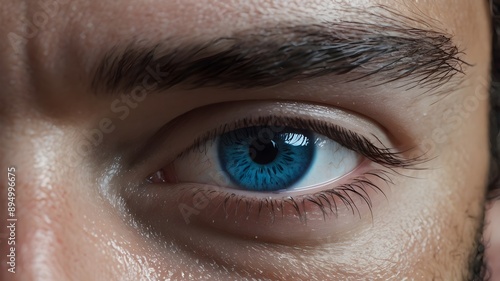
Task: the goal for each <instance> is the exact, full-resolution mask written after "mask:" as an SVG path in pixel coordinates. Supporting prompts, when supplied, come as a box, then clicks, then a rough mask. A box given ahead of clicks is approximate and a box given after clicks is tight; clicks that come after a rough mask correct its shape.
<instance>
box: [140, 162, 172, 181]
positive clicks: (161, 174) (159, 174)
mask: <svg viewBox="0 0 500 281" xmlns="http://www.w3.org/2000/svg"><path fill="white" fill-rule="evenodd" d="M147 181H148V182H150V183H155V184H159V183H176V182H177V176H176V174H175V166H174V165H172V164H170V165H168V166H167V167H166V168H162V169H159V170H158V171H156V172H154V173H152V174H151V175H149V176H148V177H147Z"/></svg>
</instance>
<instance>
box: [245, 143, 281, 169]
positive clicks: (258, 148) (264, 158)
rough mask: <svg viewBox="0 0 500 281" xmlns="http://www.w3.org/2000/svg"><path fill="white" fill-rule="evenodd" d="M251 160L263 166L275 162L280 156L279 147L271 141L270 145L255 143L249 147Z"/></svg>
mask: <svg viewBox="0 0 500 281" xmlns="http://www.w3.org/2000/svg"><path fill="white" fill-rule="evenodd" d="M249 154H250V158H252V160H253V161H254V162H255V163H257V164H261V165H266V164H269V163H271V162H273V161H274V159H276V156H277V155H278V145H276V142H275V141H270V142H268V143H262V142H260V141H254V142H252V144H251V145H250V147H249Z"/></svg>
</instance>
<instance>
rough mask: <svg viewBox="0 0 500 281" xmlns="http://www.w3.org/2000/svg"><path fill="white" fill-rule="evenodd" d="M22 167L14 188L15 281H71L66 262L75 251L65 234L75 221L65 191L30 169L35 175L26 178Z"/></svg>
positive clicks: (47, 177)
mask: <svg viewBox="0 0 500 281" xmlns="http://www.w3.org/2000/svg"><path fill="white" fill-rule="evenodd" d="M46 164H49V163H46ZM35 167H36V166H35ZM22 168H23V167H22V166H21V167H20V169H19V176H18V178H19V183H18V184H19V186H18V188H17V199H18V200H17V206H18V208H17V218H18V220H17V236H18V238H17V253H18V259H17V266H18V269H19V270H18V273H16V275H17V276H18V277H19V280H71V278H70V277H71V276H70V275H69V272H68V269H69V268H71V265H70V264H69V263H70V262H72V259H71V256H72V254H73V253H74V252H77V249H75V246H74V245H75V244H74V243H71V241H70V240H69V239H70V238H71V237H70V236H69V233H68V232H69V231H70V230H71V229H73V228H75V227H77V226H76V225H75V224H76V223H77V222H76V221H75V220H74V219H73V210H72V208H71V205H70V204H69V202H68V201H69V200H70V196H69V192H68V190H67V188H65V187H64V186H59V185H57V186H56V184H57V183H56V181H54V179H52V178H51V174H50V173H44V174H41V173H39V171H36V169H31V171H33V170H34V171H35V173H36V174H37V175H36V174H35V175H29V174H28V173H24V172H21V171H22V170H21V169H22ZM44 172H47V171H44ZM23 178H24V179H29V181H26V180H23Z"/></svg>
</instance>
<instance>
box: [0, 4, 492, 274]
mask: <svg viewBox="0 0 500 281" xmlns="http://www.w3.org/2000/svg"><path fill="white" fill-rule="evenodd" d="M2 6H3V7H4V8H2V11H1V13H2V16H1V17H2V23H3V24H2V26H1V27H0V34H1V35H2V36H3V38H8V40H2V41H1V43H0V73H2V75H1V76H0V89H2V91H0V104H2V105H4V106H2V107H1V109H0V128H2V134H0V144H1V146H0V167H1V169H2V171H5V170H7V167H10V166H15V167H16V171H17V172H16V177H17V189H16V204H17V206H18V208H17V217H18V224H17V225H18V229H17V240H16V255H17V260H16V273H15V274H12V273H10V272H8V271H7V268H8V264H7V258H6V256H5V255H4V254H3V253H7V252H8V249H9V246H8V245H7V243H5V241H6V240H5V239H2V240H1V244H0V250H1V253H2V256H1V258H0V259H1V261H2V263H1V266H0V269H1V272H0V280H165V279H166V280H197V279H200V280H235V279H237V280H252V278H255V279H263V280H363V279H369V280H405V278H406V279H409V280H468V279H471V278H472V276H473V274H472V273H471V271H474V268H477V267H478V265H480V264H481V260H480V259H479V260H478V259H477V258H476V256H477V255H476V252H477V249H478V246H479V244H478V241H479V240H480V239H479V238H480V236H481V235H480V234H481V232H482V224H483V212H484V195H485V191H486V186H487V175H488V158H489V156H488V153H489V151H488V88H489V78H488V77H489V73H490V72H489V71H490V68H489V65H490V60H491V55H490V53H491V52H490V45H491V44H490V26H489V20H488V17H489V14H488V5H487V3H486V2H485V3H484V4H479V3H478V1H469V0H457V1H452V0H440V1H416V0H415V1H413V0H408V1H403V0H399V1H389V0H387V1H384V0H377V1H372V0H370V1H368V0H354V1H340V0H338V1H334V0H330V1H327V0H313V1H299V0H297V1H284V0H255V1H232V0H228V1H226V0H224V1H214V0H203V1H199V0H182V1H180V0H179V1H175V0H174V1H160V0H141V1H130V0H127V1H119V2H114V1H83V0H77V1H62V0H61V1H55V0H54V1H49V0H47V1H39V2H37V1H15V2H12V1H11V2H8V3H7V1H5V3H3V5H2ZM42 14H44V15H45V16H42ZM367 58H370V59H367ZM157 67H160V69H158V68H157ZM165 73H167V74H165ZM143 93H146V94H143ZM270 116H271V117H273V118H274V119H273V118H270ZM250 118H253V119H252V120H251V121H249V120H248V119H250ZM259 118H261V119H259ZM266 118H267V119H266ZM279 118H281V119H279ZM291 119H293V120H291ZM241 120H243V121H241ZM255 120H260V121H262V120H268V121H265V122H264V123H266V124H257V123H258V122H257V121H255ZM269 120H271V121H269ZM276 120H282V121H280V122H281V123H280V124H274V122H276ZM297 120H306V121H309V122H305V121H302V122H298V121H297ZM314 120H316V121H314ZM318 120H319V121H321V122H323V123H321V124H318V123H317V122H318ZM238 121H239V122H238ZM260 121H259V122H260ZM314 122H316V123H314ZM267 123H269V124H267ZM235 124H240V127H244V126H242V125H241V124H246V125H247V126H259V125H278V127H279V125H286V126H292V124H293V126H295V127H299V124H300V126H305V125H306V124H314V125H313V126H310V127H314V128H323V130H322V131H321V132H317V133H321V134H322V135H327V134H328V133H329V132H330V133H331V132H332V131H334V132H335V134H333V133H332V134H331V135H335V136H336V138H333V137H332V139H334V140H335V141H336V142H338V143H339V144H341V145H342V146H345V147H348V148H349V149H351V150H353V151H355V152H356V153H357V154H358V155H360V156H359V157H360V158H359V159H362V161H361V160H360V161H358V162H359V163H358V162H356V163H357V164H356V165H357V166H356V167H355V168H353V169H351V170H350V171H348V172H349V173H345V174H346V175H345V176H343V177H341V178H339V179H336V180H335V181H331V182H328V183H327V184H323V183H321V184H323V185H321V186H319V187H315V188H317V190H316V189H314V190H315V191H321V190H326V189H328V190H336V191H337V192H338V190H339V189H338V188H339V187H340V186H344V187H345V186H348V187H350V188H351V190H350V191H348V192H344V193H340V194H337V196H336V197H331V198H330V199H328V198H327V199H324V198H323V199H322V197H320V195H321V194H320V193H318V192H316V193H314V192H313V189H311V191H309V190H305V191H304V190H299V191H297V193H300V194H298V195H295V194H294V193H293V192H295V191H289V192H292V193H291V194H294V195H288V194H287V193H279V194H278V195H276V194H272V196H269V193H267V194H264V195H263V194H262V193H256V192H243V191H241V190H237V189H230V187H228V186H227V185H226V184H221V181H219V180H217V179H219V178H220V177H219V176H220V175H221V172H220V171H217V167H216V165H213V163H212V162H214V161H215V160H213V159H214V158H209V157H210V155H212V154H211V153H215V152H213V151H212V150H210V147H211V146H210V145H206V146H196V147H197V148H200V147H201V149H194V150H189V148H190V147H193V145H194V144H195V140H198V142H199V144H200V143H201V145H203V144H205V143H210V141H212V142H213V139H205V138H203V136H205V135H207V133H208V135H211V134H212V135H219V134H221V133H225V132H227V131H228V130H229V129H227V128H231V129H240V127H237V125H235ZM329 124H332V125H336V126H338V127H340V128H344V129H346V130H348V131H349V132H352V133H353V134H351V135H350V137H346V134H341V133H339V130H338V128H337V129H332V128H331V127H332V126H327V125H329ZM221 127H222V128H226V129H225V131H224V130H222V132H221V131H220V130H219V131H217V128H221ZM310 127H309V128H296V129H311V130H312V129H313V128H310ZM325 127H328V128H330V130H327V129H325ZM210 132H212V133H210ZM274 132H276V131H274ZM353 135H355V136H362V137H364V138H365V139H366V140H368V141H369V142H370V143H371V144H374V146H375V147H377V148H379V153H378V154H377V153H375V154H376V155H373V153H374V152H373V151H376V149H373V148H372V149H366V147H370V146H369V145H366V141H364V140H361V139H362V138H357V139H356V138H354V137H353ZM201 140H206V142H204V141H201ZM356 140H357V141H358V142H356ZM353 143H358V145H357V146H356V145H353ZM363 144H365V146H364V147H365V148H364V150H363ZM384 148H388V149H389V150H383V149H384ZM203 152H205V153H203ZM180 155H182V156H183V157H179V156H180ZM390 156H392V158H390ZM384 157H385V158H384ZM396 160H398V161H396ZM399 160H400V161H399ZM384 161H385V162H384ZM345 162H347V160H345ZM342 163H344V162H342ZM336 164H338V165H340V164H339V163H336ZM182 167H184V168H182ZM181 168H182V169H181ZM157 172H158V173H157ZM209 172H215V173H216V176H214V177H212V176H207V175H211V174H210V173H209ZM151 175H156V176H154V177H152V176H151ZM318 176H319V175H318ZM148 178H149V180H148ZM313 178H314V177H313ZM359 179H363V180H364V181H360V180H359ZM356 180H357V183H358V185H357V186H354V187H353V182H356ZM222 182H225V181H222ZM367 182H368V183H367ZM1 186H2V190H3V189H4V187H5V183H3V182H2V185H1ZM360 186H361V188H360ZM311 192H313V193H314V194H316V195H317V197H316V198H319V199H316V200H317V201H315V202H316V203H314V202H313V201H314V200H312V201H311V200H309V201H307V200H304V195H307V194H309V193H311ZM200 194H201V195H200ZM214 194H215V195H214ZM228 194H234V196H233V197H231V196H227V195H228ZM282 194H285V195H282ZM318 194H319V195H318ZM330 194H331V193H330ZM339 195H341V196H343V198H344V200H343V199H340V198H341V197H340V196H339ZM289 196H292V197H293V198H297V201H298V202H305V203H300V204H297V206H295V207H294V204H293V201H290V200H288V201H286V202H288V203H286V202H285V201H284V200H283V198H285V197H286V198H287V197H289ZM268 197H272V198H273V200H275V201H273V200H270V199H269V201H264V200H265V199H266V198H268ZM367 197H368V198H370V199H369V200H366V199H364V198H367ZM0 199H1V200H2V202H6V200H7V199H6V192H2V194H0ZM207 200H208V201H207ZM257 200H260V201H257ZM346 200H347V201H346ZM349 200H352V201H349ZM227 202H230V203H227ZM231 202H232V203H231ZM248 202H250V203H248ZM255 202H277V205H270V204H271V203H255ZM283 202H285V203H283ZM290 202H292V203H290ZM318 202H319V204H318ZM346 202H349V203H346ZM281 203H282V204H283V205H281ZM2 204H3V203H2ZM273 204H274V203H273ZM332 204H338V205H335V206H337V207H335V208H328V206H330V207H331V206H332ZM2 206H3V205H2ZM222 206H223V207H222ZM321 206H323V207H325V206H326V209H327V210H326V211H325V212H326V214H325V213H324V212H322V211H321V210H322V208H321ZM349 206H351V208H349ZM352 206H356V207H352ZM228 209H229V212H228V211H227V210H228ZM328 209H330V210H331V211H329V210H328ZM238 211H239V215H238ZM0 212H1V214H2V217H7V214H6V208H3V207H2V209H1V210H0ZM245 212H246V213H245ZM307 216H308V218H306V217H307ZM246 217H249V219H246ZM306 219H307V223H306V222H305V221H306ZM311 229H314V231H312V230H311ZM2 234H3V233H2ZM2 238H4V236H2Z"/></svg>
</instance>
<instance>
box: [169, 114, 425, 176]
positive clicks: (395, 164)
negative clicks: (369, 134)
mask: <svg viewBox="0 0 500 281" xmlns="http://www.w3.org/2000/svg"><path fill="white" fill-rule="evenodd" d="M251 126H287V127H292V128H296V129H309V130H312V131H314V132H316V133H319V134H322V135H325V136H326V137H328V138H330V139H331V140H333V141H336V142H338V143H339V144H340V145H342V146H344V147H346V148H348V149H350V150H353V151H355V152H357V153H360V154H361V155H363V156H364V157H366V158H368V159H369V160H371V161H373V162H375V163H378V164H380V165H382V166H384V167H386V168H415V166H416V165H418V164H421V163H423V162H426V161H427V160H428V159H425V158H424V155H421V156H418V157H413V158H405V157H404V156H403V153H404V152H407V151H403V152H400V151H397V150H395V149H391V148H388V147H386V146H384V145H383V143H382V142H381V141H379V142H380V145H381V146H382V147H378V146H376V145H375V144H373V143H372V142H371V141H370V140H369V139H368V138H366V137H364V136H361V135H359V134H357V133H354V132H352V131H349V130H348V129H345V128H343V127H340V126H338V125H335V124H330V123H328V122H326V121H320V120H315V119H312V120H306V119H302V118H298V117H282V116H264V117H262V116H261V117H257V118H245V119H239V120H237V121H236V122H233V123H231V124H230V125H229V124H224V125H222V126H220V127H218V128H216V129H214V130H211V131H209V132H207V133H205V134H203V135H202V136H200V137H198V138H196V139H195V141H194V142H193V144H192V145H191V146H190V147H189V148H188V149H186V150H185V151H183V152H181V153H180V154H179V155H178V156H177V157H178V158H180V157H182V156H184V155H186V154H187V153H189V152H192V151H195V150H197V151H198V152H200V153H206V151H207V147H208V144H209V143H212V144H213V142H215V140H216V139H217V137H218V136H220V135H222V134H225V133H227V132H230V131H232V130H236V129H240V128H244V127H251ZM373 137H374V138H376V139H377V140H379V139H378V138H377V137H376V136H374V135H373Z"/></svg>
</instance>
